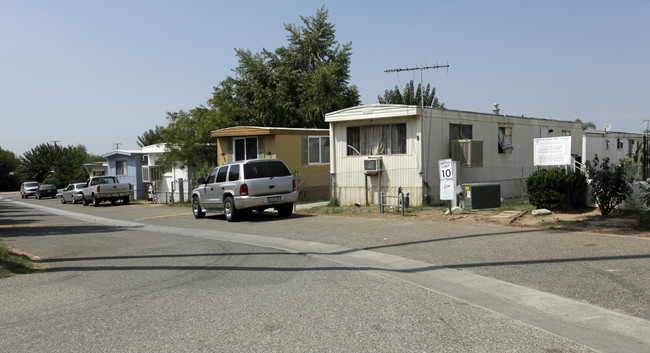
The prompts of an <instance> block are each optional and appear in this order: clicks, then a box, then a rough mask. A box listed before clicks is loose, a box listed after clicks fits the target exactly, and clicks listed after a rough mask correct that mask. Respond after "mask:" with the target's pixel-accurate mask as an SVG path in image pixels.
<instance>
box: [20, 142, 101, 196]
mask: <svg viewBox="0 0 650 353" xmlns="http://www.w3.org/2000/svg"><path fill="white" fill-rule="evenodd" d="M98 159H102V157H100V156H95V155H92V154H89V153H88V152H87V151H86V147H84V146H83V145H77V146H68V147H62V146H60V145H57V144H53V145H51V144H49V143H43V144H40V145H38V146H36V147H34V148H32V149H31V150H29V151H27V152H25V153H24V154H23V156H22V157H20V166H19V167H18V171H17V173H18V175H19V176H20V179H21V180H22V181H30V180H34V181H38V182H45V183H48V184H54V185H56V187H58V188H62V187H65V186H66V185H68V184H71V183H77V182H81V181H84V180H86V179H87V177H88V174H87V173H86V170H85V169H84V167H83V165H84V163H88V162H94V161H97V160H98Z"/></svg>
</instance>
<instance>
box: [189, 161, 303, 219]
mask: <svg viewBox="0 0 650 353" xmlns="http://www.w3.org/2000/svg"><path fill="white" fill-rule="evenodd" d="M198 182H199V184H202V185H200V186H199V187H197V188H196V189H194V190H193V191H192V213H193V214H194V217H195V218H203V217H205V214H206V212H218V213H223V214H224V215H225V217H226V220H227V221H228V222H232V221H237V220H239V219H241V218H245V217H247V216H248V215H250V213H251V212H252V211H253V210H256V211H260V212H261V211H264V210H266V209H268V208H273V209H275V210H276V211H278V213H279V214H280V216H284V217H288V216H291V213H292V212H293V203H294V202H296V201H297V200H298V192H297V191H296V181H295V180H294V178H293V175H291V171H290V170H289V168H287V166H286V164H284V162H282V161H281V160H279V159H272V158H268V159H252V160H246V161H239V162H235V163H231V164H226V165H223V166H220V167H217V168H215V169H214V170H213V171H212V172H211V173H210V175H209V176H208V179H207V180H205V179H204V178H200V179H199V180H198Z"/></svg>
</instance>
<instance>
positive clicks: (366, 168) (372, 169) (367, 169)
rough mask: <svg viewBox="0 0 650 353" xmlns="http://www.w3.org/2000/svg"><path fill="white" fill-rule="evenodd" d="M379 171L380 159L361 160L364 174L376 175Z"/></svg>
mask: <svg viewBox="0 0 650 353" xmlns="http://www.w3.org/2000/svg"><path fill="white" fill-rule="evenodd" d="M380 170H381V157H376V158H365V159H364V160H363V172H364V173H377V172H379V171H380Z"/></svg>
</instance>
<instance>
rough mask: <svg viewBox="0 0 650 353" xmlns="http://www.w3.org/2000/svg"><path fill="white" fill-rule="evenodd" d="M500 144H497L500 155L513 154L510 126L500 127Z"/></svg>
mask: <svg viewBox="0 0 650 353" xmlns="http://www.w3.org/2000/svg"><path fill="white" fill-rule="evenodd" d="M498 129H499V132H498V134H499V136H498V138H499V143H498V144H497V149H498V152H499V153H512V150H514V147H512V127H510V126H499V128H498Z"/></svg>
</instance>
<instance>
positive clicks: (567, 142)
mask: <svg viewBox="0 0 650 353" xmlns="http://www.w3.org/2000/svg"><path fill="white" fill-rule="evenodd" d="M534 146H535V149H534V152H533V156H534V158H535V161H534V165H535V166H536V167H537V166H554V165H569V164H571V136H559V137H544V138H536V139H535V140H534Z"/></svg>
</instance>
